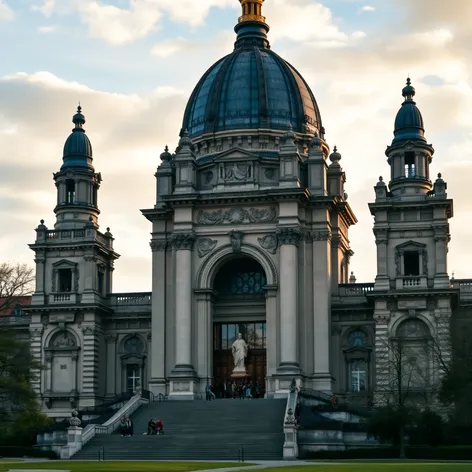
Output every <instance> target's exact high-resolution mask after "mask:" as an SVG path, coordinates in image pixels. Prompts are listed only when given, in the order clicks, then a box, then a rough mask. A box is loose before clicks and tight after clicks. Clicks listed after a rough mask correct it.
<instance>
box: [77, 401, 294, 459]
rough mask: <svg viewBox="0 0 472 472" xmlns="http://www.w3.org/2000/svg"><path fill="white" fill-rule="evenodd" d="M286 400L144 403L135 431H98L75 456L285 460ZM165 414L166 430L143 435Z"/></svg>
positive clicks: (138, 413)
mask: <svg viewBox="0 0 472 472" xmlns="http://www.w3.org/2000/svg"><path fill="white" fill-rule="evenodd" d="M285 405H286V401H285V400H262V399H260V400H251V401H245V400H244V401H242V400H231V399H230V400H215V401H212V402H205V401H193V402H178V401H164V402H153V403H149V404H147V405H143V406H142V407H141V408H139V409H138V410H137V411H136V412H135V414H134V415H133V416H132V417H131V418H132V420H133V423H134V435H133V436H132V437H129V438H123V437H121V435H120V434H113V435H98V436H96V437H95V438H93V439H92V440H91V441H89V443H87V444H86V446H85V447H84V448H83V449H82V450H81V451H79V452H78V453H77V454H76V455H75V456H74V457H73V459H82V460H86V459H91V460H97V458H98V455H99V453H101V451H102V450H104V452H105V459H106V460H221V458H224V459H225V460H236V461H237V460H238V459H239V454H240V450H241V449H243V450H244V457H245V459H246V460H280V459H282V449H283V442H284V434H283V424H282V423H283V417H284V412H285ZM157 417H160V418H162V420H163V422H164V429H165V432H166V434H164V435H160V436H147V435H143V434H142V433H143V432H144V431H147V423H148V421H149V419H150V418H157Z"/></svg>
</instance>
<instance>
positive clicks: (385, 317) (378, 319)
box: [374, 313, 390, 325]
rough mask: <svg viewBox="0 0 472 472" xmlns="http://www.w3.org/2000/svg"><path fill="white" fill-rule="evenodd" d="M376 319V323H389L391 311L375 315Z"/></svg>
mask: <svg viewBox="0 0 472 472" xmlns="http://www.w3.org/2000/svg"><path fill="white" fill-rule="evenodd" d="M374 321H375V324H379V325H381V324H384V325H386V324H388V322H389V321H390V313H389V314H382V315H374Z"/></svg>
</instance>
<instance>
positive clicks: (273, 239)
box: [257, 233, 279, 254]
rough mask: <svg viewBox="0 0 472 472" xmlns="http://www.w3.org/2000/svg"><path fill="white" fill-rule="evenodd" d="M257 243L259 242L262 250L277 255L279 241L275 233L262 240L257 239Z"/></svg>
mask: <svg viewBox="0 0 472 472" xmlns="http://www.w3.org/2000/svg"><path fill="white" fill-rule="evenodd" d="M257 241H258V242H259V244H260V246H261V248H262V249H265V250H266V251H268V252H270V253H271V254H275V253H276V252H277V247H278V245H279V241H278V239H277V235H276V234H275V233H273V234H268V235H266V236H264V237H262V238H257Z"/></svg>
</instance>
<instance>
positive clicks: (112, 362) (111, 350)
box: [105, 334, 118, 397]
mask: <svg viewBox="0 0 472 472" xmlns="http://www.w3.org/2000/svg"><path fill="white" fill-rule="evenodd" d="M117 339H118V336H117V335H116V334H107V335H106V336H105V340H106V342H107V344H106V346H107V368H106V396H108V397H114V396H115V395H116V394H117V392H116V340H117Z"/></svg>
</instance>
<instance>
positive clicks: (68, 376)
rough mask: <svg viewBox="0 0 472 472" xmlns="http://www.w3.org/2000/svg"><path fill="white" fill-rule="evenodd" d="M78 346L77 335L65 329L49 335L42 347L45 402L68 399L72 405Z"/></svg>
mask: <svg viewBox="0 0 472 472" xmlns="http://www.w3.org/2000/svg"><path fill="white" fill-rule="evenodd" d="M79 353H80V346H79V341H78V338H77V336H75V334H74V333H72V332H71V331H69V330H67V329H61V330H58V331H56V332H54V333H52V335H51V336H50V338H49V340H48V341H47V345H46V347H45V348H44V354H45V356H44V357H45V363H46V367H47V370H46V373H45V393H46V395H45V396H46V404H47V405H48V406H49V407H50V406H51V402H52V400H63V399H68V400H69V401H70V402H71V405H72V406H73V405H74V404H75V401H76V397H77V395H78V372H79V368H78V366H79Z"/></svg>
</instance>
